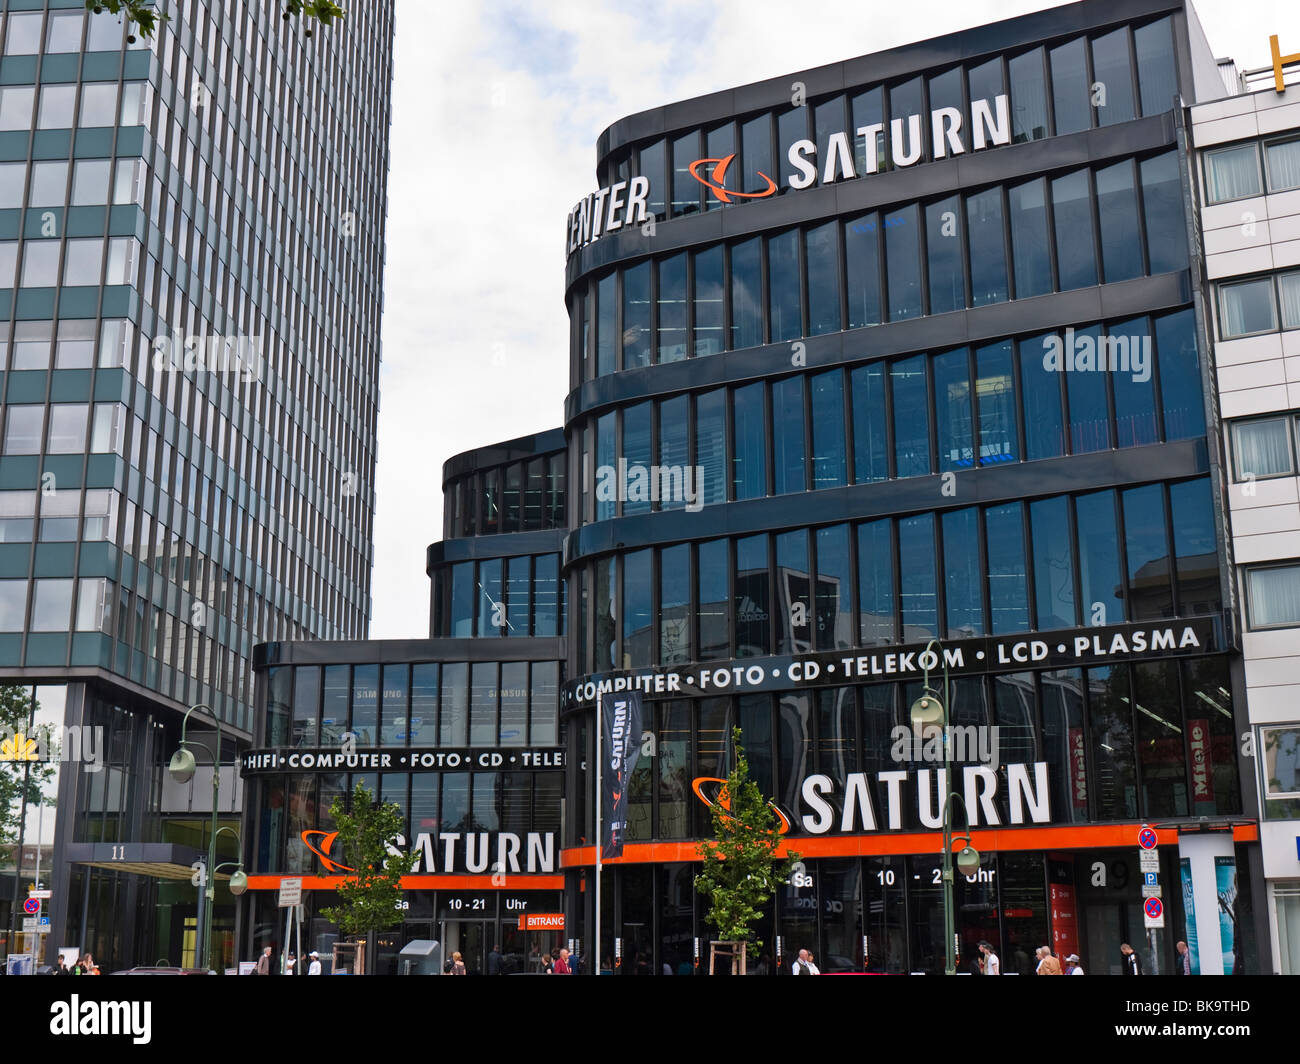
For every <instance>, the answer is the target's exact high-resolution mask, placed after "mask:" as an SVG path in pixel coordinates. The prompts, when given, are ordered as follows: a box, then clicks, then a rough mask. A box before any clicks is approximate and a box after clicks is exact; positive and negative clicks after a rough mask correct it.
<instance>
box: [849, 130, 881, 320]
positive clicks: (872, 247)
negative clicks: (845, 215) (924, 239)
mask: <svg viewBox="0 0 1300 1064" xmlns="http://www.w3.org/2000/svg"><path fill="white" fill-rule="evenodd" d="M859 139H861V138H859ZM877 229H878V221H877V217H876V215H874V214H868V215H865V216H864V217H862V218H858V219H856V220H853V221H848V222H845V223H844V262H845V266H846V268H847V272H848V296H849V299H848V303H849V328H850V329H860V328H862V327H863V326H865V325H879V324H880V238H879V234H878V232H877Z"/></svg>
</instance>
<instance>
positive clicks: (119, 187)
mask: <svg viewBox="0 0 1300 1064" xmlns="http://www.w3.org/2000/svg"><path fill="white" fill-rule="evenodd" d="M144 175H145V169H144V163H142V162H141V161H140V160H139V159H119V160H118V161H117V164H116V168H115V172H114V175H113V202H114V203H115V204H116V203H134V204H136V205H137V206H140V207H143V206H144ZM583 305H584V307H585V306H586V301H585V300H584V301H583ZM583 339H584V340H585V339H586V333H585V331H584V333H583ZM582 352H583V358H586V354H587V347H586V344H585V343H584V344H583V348H582Z"/></svg>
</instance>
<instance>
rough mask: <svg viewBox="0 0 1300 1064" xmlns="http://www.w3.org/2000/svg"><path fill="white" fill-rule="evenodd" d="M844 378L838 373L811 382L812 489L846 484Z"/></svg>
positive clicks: (825, 374) (817, 377)
mask: <svg viewBox="0 0 1300 1064" xmlns="http://www.w3.org/2000/svg"><path fill="white" fill-rule="evenodd" d="M843 382H844V377H843V375H842V373H841V371H840V370H838V369H835V370H831V371H830V372H829V373H819V374H817V375H816V376H814V377H813V378H812V381H811V384H812V389H811V390H812V396H811V399H812V442H813V489H814V490H817V489H818V488H838V487H840V486H841V485H843V484H845V483H846V482H847V478H848V471H847V466H848V456H847V453H846V451H845V445H844V383H843Z"/></svg>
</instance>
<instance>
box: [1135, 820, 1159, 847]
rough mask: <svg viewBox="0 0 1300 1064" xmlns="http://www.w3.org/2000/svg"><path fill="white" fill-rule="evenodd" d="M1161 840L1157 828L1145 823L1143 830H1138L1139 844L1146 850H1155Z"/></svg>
mask: <svg viewBox="0 0 1300 1064" xmlns="http://www.w3.org/2000/svg"><path fill="white" fill-rule="evenodd" d="M1159 841H1160V840H1159V839H1158V838H1157V837H1156V832H1155V829H1154V828H1152V827H1149V826H1148V825H1146V824H1143V825H1142V830H1141V831H1139V832H1138V845H1139V846H1141V847H1142V849H1144V850H1154V849H1155V848H1156V843H1158V842H1159Z"/></svg>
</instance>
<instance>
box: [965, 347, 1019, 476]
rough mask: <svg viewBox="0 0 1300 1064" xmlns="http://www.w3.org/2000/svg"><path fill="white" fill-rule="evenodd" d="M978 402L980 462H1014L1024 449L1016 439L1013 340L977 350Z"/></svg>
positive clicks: (981, 463)
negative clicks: (1021, 449)
mask: <svg viewBox="0 0 1300 1064" xmlns="http://www.w3.org/2000/svg"><path fill="white" fill-rule="evenodd" d="M975 401H976V404H977V406H978V412H977V416H978V418H979V464H980V465H982V466H986V465H998V464H1000V463H1002V462H1014V461H1015V460H1016V459H1017V458H1018V457H1019V453H1020V448H1019V444H1018V442H1017V439H1016V381H1015V370H1014V368H1013V366H1012V358H1011V341H1010V340H999V341H998V342H997V343H993V344H987V345H986V346H984V347H981V348H979V349H978V350H977V351H976V352H975Z"/></svg>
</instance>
